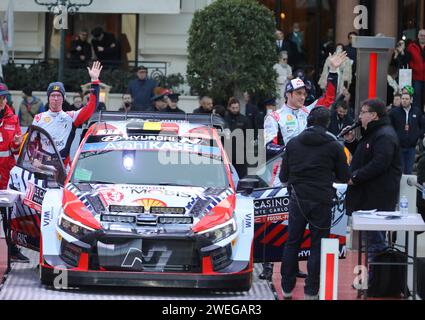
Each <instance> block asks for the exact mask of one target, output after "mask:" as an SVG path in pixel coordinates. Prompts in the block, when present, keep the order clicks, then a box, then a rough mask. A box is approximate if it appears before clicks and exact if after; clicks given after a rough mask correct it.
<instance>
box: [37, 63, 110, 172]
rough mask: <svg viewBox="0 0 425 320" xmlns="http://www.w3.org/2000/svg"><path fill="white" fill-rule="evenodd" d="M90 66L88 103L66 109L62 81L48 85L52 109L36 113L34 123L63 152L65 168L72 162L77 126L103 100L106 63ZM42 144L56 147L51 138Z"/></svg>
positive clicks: (46, 148)
mask: <svg viewBox="0 0 425 320" xmlns="http://www.w3.org/2000/svg"><path fill="white" fill-rule="evenodd" d="M87 69H88V72H89V76H90V78H91V82H92V89H91V93H90V99H89V102H88V103H87V105H85V106H84V107H83V108H81V109H80V110H78V111H70V112H65V111H63V110H62V104H63V101H64V97H65V89H64V86H63V84H62V83H61V82H53V83H51V84H50V85H49V87H48V88H47V96H48V100H49V110H48V111H46V112H43V113H40V114H38V115H36V116H35V118H34V121H33V123H32V124H33V125H35V126H38V127H40V128H43V129H44V130H46V131H47V132H48V133H49V135H50V136H51V137H52V139H53V142H54V143H55V145H56V148H57V149H58V151H59V153H60V155H61V158H62V160H63V162H64V165H65V167H67V166H68V165H69V164H70V162H71V160H70V156H69V153H70V149H71V145H72V141H73V140H74V137H75V131H76V129H77V128H78V126H80V125H82V124H83V123H84V122H85V121H87V120H88V119H89V118H90V117H91V116H92V114H93V112H94V111H95V110H96V108H97V105H98V103H99V82H100V81H99V75H100V72H101V70H102V65H101V64H100V62H97V61H96V62H94V63H93V66H92V67H91V68H87ZM41 144H42V147H43V149H44V150H45V151H46V152H48V153H50V154H54V149H53V146H51V145H50V143H49V141H48V140H47V139H43V137H42V139H41Z"/></svg>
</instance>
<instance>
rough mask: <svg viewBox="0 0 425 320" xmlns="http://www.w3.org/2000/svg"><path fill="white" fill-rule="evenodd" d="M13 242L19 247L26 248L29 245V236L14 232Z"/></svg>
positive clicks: (12, 234)
mask: <svg viewBox="0 0 425 320" xmlns="http://www.w3.org/2000/svg"><path fill="white" fill-rule="evenodd" d="M11 236H12V240H13V241H14V242H16V243H17V244H18V245H21V246H24V247H26V246H27V245H28V235H26V234H23V233H20V232H16V231H13V230H12V233H11Z"/></svg>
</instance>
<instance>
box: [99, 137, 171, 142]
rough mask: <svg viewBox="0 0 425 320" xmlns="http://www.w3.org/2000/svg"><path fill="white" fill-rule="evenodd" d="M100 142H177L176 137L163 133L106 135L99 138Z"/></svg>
mask: <svg viewBox="0 0 425 320" xmlns="http://www.w3.org/2000/svg"><path fill="white" fill-rule="evenodd" d="M100 141H102V142H117V141H167V142H177V137H172V136H163V135H153V136H149V135H141V136H136V135H133V136H127V137H124V136H121V135H108V136H104V137H102V138H101V139H100Z"/></svg>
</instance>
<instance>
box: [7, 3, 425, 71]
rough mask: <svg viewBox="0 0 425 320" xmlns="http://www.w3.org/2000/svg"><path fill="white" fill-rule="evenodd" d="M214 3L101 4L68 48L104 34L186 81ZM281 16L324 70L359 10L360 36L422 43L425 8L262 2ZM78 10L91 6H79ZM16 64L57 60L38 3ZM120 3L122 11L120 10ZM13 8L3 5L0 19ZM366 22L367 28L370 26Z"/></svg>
mask: <svg viewBox="0 0 425 320" xmlns="http://www.w3.org/2000/svg"><path fill="white" fill-rule="evenodd" d="M213 1H214V0H144V1H133V0H120V1H119V2H117V1H115V0H94V1H93V3H92V4H91V5H90V6H89V7H83V8H81V10H80V12H79V13H77V14H74V15H69V16H68V21H67V22H68V28H67V30H66V48H68V47H69V45H70V42H71V39H72V37H73V36H75V35H76V34H78V32H79V31H80V30H83V29H88V30H89V31H90V30H92V29H93V28H95V27H97V26H101V27H103V29H104V30H106V31H108V32H111V33H113V34H115V35H116V36H117V37H119V38H120V39H123V41H125V42H126V43H127V44H128V45H126V49H125V52H123V55H124V57H125V58H126V60H128V61H129V62H131V63H132V64H133V65H134V64H138V62H139V61H162V62H164V63H165V64H166V66H167V68H166V72H167V73H168V74H172V73H181V74H183V75H184V74H185V73H186V65H187V39H188V29H189V27H190V24H191V21H192V18H193V15H194V13H195V11H196V10H199V9H202V8H204V7H205V6H207V5H208V4H210V3H211V2H213ZM258 1H259V2H260V3H263V4H264V5H265V6H267V7H268V8H270V10H272V11H273V12H274V13H275V19H276V26H277V28H280V29H283V30H284V31H285V33H289V32H291V31H292V28H293V26H294V23H298V25H299V27H300V30H301V31H302V34H303V48H304V50H305V55H306V64H307V65H308V66H310V67H312V68H313V69H317V68H320V67H321V63H322V62H323V61H322V60H323V59H322V58H321V56H320V55H321V48H322V46H323V44H324V43H326V42H327V41H333V42H334V43H339V42H341V43H343V44H346V43H347V34H348V32H350V31H354V29H355V27H354V21H355V19H356V17H358V16H359V14H356V13H355V9H356V8H362V7H358V6H364V7H366V8H367V29H361V30H357V31H358V32H359V33H360V34H361V35H376V34H377V33H382V34H384V35H386V36H392V37H396V38H401V37H402V36H403V35H404V36H405V37H406V38H410V39H415V38H416V34H417V31H418V30H419V29H421V28H423V27H424V15H425V0H285V1H283V0H258ZM75 2H82V3H84V2H87V0H78V1H77V0H76V1H75ZM14 3H15V4H14V6H15V33H14V43H15V45H14V49H15V51H14V57H15V58H16V59H28V60H30V59H57V58H58V57H59V45H60V36H59V33H60V32H59V30H57V29H55V28H54V27H53V20H54V15H53V14H52V13H48V12H47V9H46V8H45V7H42V6H39V5H37V4H36V3H35V2H34V0H19V1H14ZM117 3H119V6H118V5H117ZM6 8H7V1H1V2H0V12H1V11H5V10H6ZM363 22H364V21H363Z"/></svg>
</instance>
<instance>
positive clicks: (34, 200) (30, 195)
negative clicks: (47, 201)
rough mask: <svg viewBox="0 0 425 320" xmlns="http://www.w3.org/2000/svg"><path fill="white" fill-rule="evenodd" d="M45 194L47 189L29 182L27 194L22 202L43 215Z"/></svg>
mask: <svg viewBox="0 0 425 320" xmlns="http://www.w3.org/2000/svg"><path fill="white" fill-rule="evenodd" d="M45 193H46V190H45V189H43V188H40V187H39V186H36V185H35V184H33V183H30V182H29V183H28V188H27V193H26V195H25V198H24V200H23V201H22V202H23V204H24V205H26V206H28V207H29V208H31V209H34V210H35V211H37V212H40V213H41V205H42V204H43V199H44V195H45Z"/></svg>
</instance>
